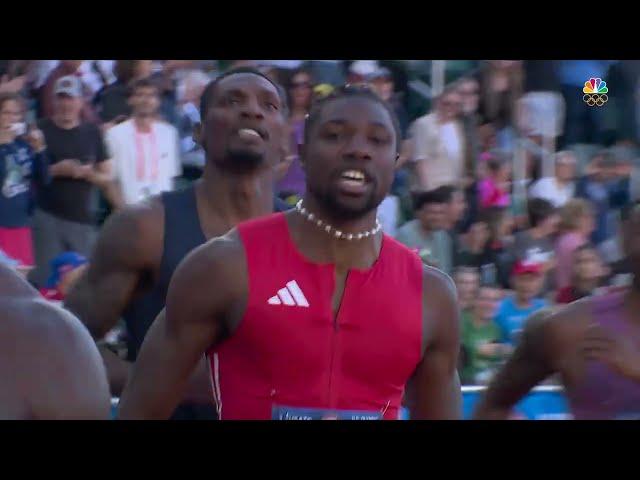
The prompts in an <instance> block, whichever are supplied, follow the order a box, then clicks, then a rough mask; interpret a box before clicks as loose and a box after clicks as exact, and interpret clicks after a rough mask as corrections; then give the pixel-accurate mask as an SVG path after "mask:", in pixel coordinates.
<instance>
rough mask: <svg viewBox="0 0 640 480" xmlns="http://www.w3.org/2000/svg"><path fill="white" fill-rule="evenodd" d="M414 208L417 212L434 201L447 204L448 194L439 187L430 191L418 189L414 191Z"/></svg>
mask: <svg viewBox="0 0 640 480" xmlns="http://www.w3.org/2000/svg"><path fill="white" fill-rule="evenodd" d="M412 200H413V209H414V210H415V211H416V212H417V211H418V210H420V209H421V208H422V207H424V206H425V205H431V204H434V203H440V204H446V203H448V201H447V198H446V196H445V195H444V194H443V193H442V191H441V190H440V189H439V188H436V189H435V190H429V191H426V192H425V191H417V192H413V193H412Z"/></svg>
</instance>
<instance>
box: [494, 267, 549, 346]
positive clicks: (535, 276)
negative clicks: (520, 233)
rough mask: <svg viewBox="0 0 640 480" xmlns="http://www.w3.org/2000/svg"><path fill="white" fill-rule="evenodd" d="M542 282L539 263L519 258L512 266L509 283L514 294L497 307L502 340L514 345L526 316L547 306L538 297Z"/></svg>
mask: <svg viewBox="0 0 640 480" xmlns="http://www.w3.org/2000/svg"><path fill="white" fill-rule="evenodd" d="M543 283H544V273H543V267H542V265H541V264H538V263H533V262H527V261H522V260H519V261H517V262H516V263H515V265H514V266H513V271H512V273H511V284H512V286H513V289H514V291H515V292H514V294H513V295H510V296H508V297H506V298H505V299H504V300H503V301H502V302H501V303H500V306H499V307H498V313H497V314H496V318H495V321H496V324H497V325H498V327H499V328H500V330H501V332H502V342H503V343H508V344H510V345H516V344H517V340H518V337H519V335H520V333H521V332H522V329H523V328H524V324H525V322H526V320H527V318H528V317H529V316H530V315H531V314H533V313H534V312H537V311H538V310H540V309H542V308H545V307H546V306H547V301H546V300H544V299H543V298H538V295H539V294H540V291H541V290H542V286H543Z"/></svg>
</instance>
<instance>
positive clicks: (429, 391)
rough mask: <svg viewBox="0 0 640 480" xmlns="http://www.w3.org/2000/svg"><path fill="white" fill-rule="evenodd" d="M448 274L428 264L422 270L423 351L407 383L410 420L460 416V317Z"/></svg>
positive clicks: (444, 418)
mask: <svg viewBox="0 0 640 480" xmlns="http://www.w3.org/2000/svg"><path fill="white" fill-rule="evenodd" d="M456 296H457V295H456V289H455V286H454V284H453V281H452V280H451V278H449V277H448V276H447V275H445V274H444V273H442V272H440V271H439V270H436V269H434V268H431V267H427V266H425V267H424V274H423V329H424V331H423V335H422V336H423V352H424V353H423V355H422V360H421V362H420V365H418V368H417V369H416V371H415V373H414V375H413V377H412V378H411V380H410V381H409V383H408V385H407V391H406V398H405V402H406V405H407V407H408V408H409V411H410V415H411V419H412V420H459V419H460V418H461V416H462V395H461V391H460V379H459V378H458V372H457V365H458V355H459V351H460V327H459V325H460V319H459V310H458V303H457V298H456Z"/></svg>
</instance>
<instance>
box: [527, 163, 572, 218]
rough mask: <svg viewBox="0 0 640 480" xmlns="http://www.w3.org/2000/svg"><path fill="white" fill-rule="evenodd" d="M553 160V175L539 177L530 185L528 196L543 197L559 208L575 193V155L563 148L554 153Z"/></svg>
mask: <svg viewBox="0 0 640 480" xmlns="http://www.w3.org/2000/svg"><path fill="white" fill-rule="evenodd" d="M555 160H556V162H555V176H554V177H545V178H541V179H540V180H538V181H536V182H535V183H534V184H533V185H531V188H530V189H529V197H530V198H543V199H545V200H548V201H549V202H551V203H552V204H553V205H555V206H556V207H558V208H559V207H562V206H564V205H565V204H566V203H567V202H568V201H569V200H571V199H572V198H573V196H574V193H575V176H576V156H575V154H574V153H573V152H571V151H568V150H565V151H562V152H558V153H556V155H555Z"/></svg>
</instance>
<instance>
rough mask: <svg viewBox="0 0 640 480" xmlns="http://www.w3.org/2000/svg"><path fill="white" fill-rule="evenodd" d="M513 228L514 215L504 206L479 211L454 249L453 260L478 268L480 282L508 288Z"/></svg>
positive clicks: (460, 264)
mask: <svg viewBox="0 0 640 480" xmlns="http://www.w3.org/2000/svg"><path fill="white" fill-rule="evenodd" d="M512 229H513V219H512V218H511V216H510V215H509V212H508V211H507V210H506V209H505V208H501V207H492V208H488V209H486V210H485V211H483V212H481V213H480V215H479V217H478V221H477V222H475V223H474V224H473V225H471V228H470V229H469V233H468V234H467V235H466V238H465V241H464V243H462V244H461V248H460V250H458V251H457V252H456V256H455V264H456V265H459V266H472V267H476V268H478V269H479V270H480V279H481V280H480V281H481V283H482V284H483V285H499V286H500V287H502V288H509V267H510V265H511V263H512V261H511V259H510V257H509V251H510V246H511V231H512Z"/></svg>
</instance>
